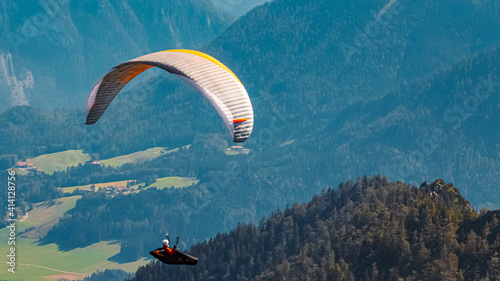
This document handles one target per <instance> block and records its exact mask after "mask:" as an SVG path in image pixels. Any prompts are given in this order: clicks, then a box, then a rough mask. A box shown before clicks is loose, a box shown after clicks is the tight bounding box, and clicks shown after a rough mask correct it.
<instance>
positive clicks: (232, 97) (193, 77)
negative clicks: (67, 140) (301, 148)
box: [85, 50, 254, 142]
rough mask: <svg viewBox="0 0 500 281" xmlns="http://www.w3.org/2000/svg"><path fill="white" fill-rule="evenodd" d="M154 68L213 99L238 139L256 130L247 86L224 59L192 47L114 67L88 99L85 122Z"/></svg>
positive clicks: (94, 117)
mask: <svg viewBox="0 0 500 281" xmlns="http://www.w3.org/2000/svg"><path fill="white" fill-rule="evenodd" d="M151 67H159V68H161V69H164V70H166V71H168V72H170V73H172V74H174V75H176V76H177V77H179V78H180V79H182V80H184V81H185V82H186V83H187V84H189V85H190V86H191V87H193V88H194V89H195V90H197V91H198V92H200V93H201V94H202V95H203V96H204V97H205V98H206V99H207V100H208V101H210V103H211V104H212V106H213V107H214V108H215V109H216V110H217V112H218V113H219V115H220V116H221V118H222V119H223V120H224V122H225V124H226V127H227V129H228V131H229V133H230V135H231V137H232V138H233V141H234V142H244V141H245V140H247V139H248V137H249V136H250V134H251V133H252V130H253V123H254V120H253V119H254V115H253V108H252V104H251V102H250V98H249V97H248V93H247V91H246V90H245V87H244V86H243V84H242V83H241V81H240V80H239V79H238V77H236V75H235V74H234V73H233V72H232V71H231V70H230V69H229V68H227V67H226V66H225V65H224V64H222V63H221V62H220V61H218V60H216V59H215V58H213V57H211V56H209V55H207V54H204V53H201V52H198V51H192V50H166V51H161V52H156V53H152V54H148V55H145V56H141V57H138V58H135V59H133V60H130V61H127V62H125V63H122V64H120V65H118V66H115V67H113V68H112V69H111V70H110V71H109V72H108V73H107V74H106V75H104V76H103V77H102V78H101V79H100V80H99V81H98V82H97V84H96V85H95V86H94V88H93V89H92V92H91V93H90V95H89V97H88V99H87V106H86V112H87V116H86V122H85V124H87V125H91V124H94V123H96V122H97V121H98V120H99V118H101V116H102V115H103V113H104V111H105V110H106V108H107V107H108V106H109V104H110V103H111V101H112V100H113V99H114V98H115V96H116V95H117V94H118V92H120V90H121V89H122V88H123V87H124V86H125V85H126V84H127V83H128V82H129V81H130V80H132V79H133V78H135V77H136V76H137V75H139V74H140V73H142V72H144V71H145V70H147V69H149V68H151Z"/></svg>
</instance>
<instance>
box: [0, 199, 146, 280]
mask: <svg viewBox="0 0 500 281" xmlns="http://www.w3.org/2000/svg"><path fill="white" fill-rule="evenodd" d="M79 198H80V196H72V197H66V198H60V199H57V200H56V202H55V204H53V205H50V204H48V203H39V204H36V205H35V206H34V208H33V210H31V211H29V212H28V215H27V216H25V217H23V218H20V219H19V221H18V222H17V223H16V232H17V233H18V234H17V236H16V245H15V247H16V273H15V274H11V273H9V272H8V271H7V269H8V268H9V265H8V264H7V263H6V262H7V256H6V255H7V254H8V253H9V248H10V247H11V246H9V245H8V244H7V242H6V241H7V237H8V236H9V229H8V228H2V229H0V241H2V243H0V252H1V253H5V254H4V255H2V257H0V262H1V265H0V272H2V274H1V276H2V277H1V278H7V279H6V280H30V281H32V280H33V281H42V280H43V281H47V280H59V279H63V278H66V279H83V278H84V277H85V276H87V275H90V274H92V273H93V272H95V271H96V270H101V271H102V270H105V269H109V268H116V269H123V270H125V271H128V272H131V271H135V270H136V269H137V268H138V267H139V266H141V265H144V264H146V263H147V262H148V261H147V260H146V259H141V260H139V261H136V262H131V263H124V264H119V263H115V262H111V261H109V260H108V258H110V257H112V256H114V255H115V254H117V253H118V252H119V251H120V245H119V244H117V243H114V241H102V242H99V243H95V244H93V245H90V246H88V247H84V248H76V249H74V250H71V251H60V250H59V249H58V247H57V245H56V244H48V245H40V244H39V243H38V238H37V237H39V236H43V235H45V234H46V232H47V231H48V230H49V229H50V227H51V226H52V225H54V224H55V223H56V222H57V221H58V220H59V218H60V217H62V216H63V215H64V213H65V212H67V211H68V210H71V209H72V208H74V206H75V203H76V201H77V200H78V199H79ZM21 220H22V221H21ZM29 227H35V229H33V230H30V231H28V232H25V230H26V229H27V228H29ZM23 232H24V233H23ZM7 273H8V274H11V275H10V276H9V275H8V274H7Z"/></svg>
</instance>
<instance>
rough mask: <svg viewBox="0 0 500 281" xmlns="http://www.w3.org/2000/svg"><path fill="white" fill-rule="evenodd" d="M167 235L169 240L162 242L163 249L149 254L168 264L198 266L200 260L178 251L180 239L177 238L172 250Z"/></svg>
mask: <svg viewBox="0 0 500 281" xmlns="http://www.w3.org/2000/svg"><path fill="white" fill-rule="evenodd" d="M166 235H167V238H166V239H165V240H163V241H162V244H163V247H161V248H158V249H156V250H154V251H151V252H149V253H150V254H151V255H152V256H153V257H155V258H157V259H158V260H159V261H161V262H163V263H166V264H179V265H180V264H185V265H196V264H197V263H198V258H195V257H193V256H190V255H188V254H184V253H182V252H180V251H179V250H178V249H177V243H178V242H179V237H177V242H176V243H175V246H174V248H170V238H169V237H168V233H167V234H166Z"/></svg>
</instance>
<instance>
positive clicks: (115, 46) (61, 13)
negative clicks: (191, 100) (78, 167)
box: [0, 0, 230, 110]
mask: <svg viewBox="0 0 500 281" xmlns="http://www.w3.org/2000/svg"><path fill="white" fill-rule="evenodd" d="M40 3H43V4H41V5H40V4H39V3H35V4H33V5H29V6H27V5H22V4H20V3H17V2H14V1H2V3H1V5H0V6H1V10H0V11H1V12H2V13H1V14H2V17H1V22H2V24H3V27H4V28H3V33H1V34H0V37H1V38H2V40H1V41H0V73H2V74H3V75H1V76H0V85H3V87H2V89H1V90H0V96H1V97H2V100H3V101H7V102H2V104H1V105H0V110H5V109H7V108H9V107H10V106H13V105H21V104H32V105H35V106H37V107H42V108H51V109H53V108H55V107H68V106H70V107H80V106H81V104H82V103H84V102H85V98H86V93H87V92H88V91H89V90H90V89H91V88H92V86H93V85H94V83H95V82H96V81H97V80H98V79H99V78H100V76H102V75H103V74H105V73H106V72H107V71H108V70H109V69H110V68H111V67H113V66H115V65H116V64H118V63H120V62H122V61H124V60H128V59H132V58H134V57H137V56H140V55H143V54H145V53H148V52H152V51H160V50H165V49H170V48H194V49H197V48H200V46H202V45H204V44H206V43H208V42H209V41H210V40H212V39H214V38H215V37H216V36H217V35H219V34H220V33H221V32H222V31H223V30H224V29H225V28H226V27H227V26H228V25H229V23H230V16H229V15H228V14H226V13H225V12H224V11H222V10H220V9H216V7H215V6H214V5H212V4H211V3H210V2H207V1H201V0H187V1H181V0H172V1H168V4H166V3H164V2H162V1H146V2H144V1H136V0H130V1H129V0H126V1H122V0H102V1H48V2H40Z"/></svg>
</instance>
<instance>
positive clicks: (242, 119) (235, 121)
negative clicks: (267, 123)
mask: <svg viewBox="0 0 500 281" xmlns="http://www.w3.org/2000/svg"><path fill="white" fill-rule="evenodd" d="M247 120H248V119H247V118H236V119H234V120H233V124H236V123H241V122H245V121H247Z"/></svg>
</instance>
